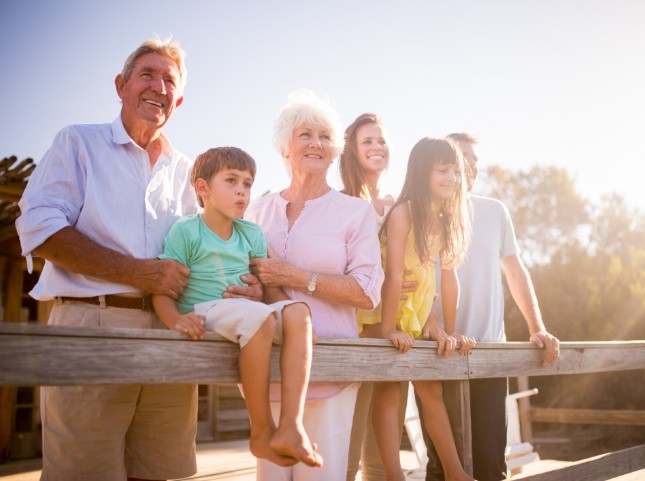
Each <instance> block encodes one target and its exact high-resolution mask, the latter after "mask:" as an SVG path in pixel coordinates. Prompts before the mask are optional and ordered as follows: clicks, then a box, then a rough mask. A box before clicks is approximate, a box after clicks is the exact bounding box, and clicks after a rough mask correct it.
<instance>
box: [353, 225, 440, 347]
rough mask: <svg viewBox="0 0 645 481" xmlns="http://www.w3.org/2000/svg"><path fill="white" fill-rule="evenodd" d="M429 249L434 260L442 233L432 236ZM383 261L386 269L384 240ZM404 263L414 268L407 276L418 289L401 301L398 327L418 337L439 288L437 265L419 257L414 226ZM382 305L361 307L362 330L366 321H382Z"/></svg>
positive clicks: (359, 325)
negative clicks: (425, 263)
mask: <svg viewBox="0 0 645 481" xmlns="http://www.w3.org/2000/svg"><path fill="white" fill-rule="evenodd" d="M429 248H430V250H429V254H430V256H431V258H433V259H434V258H435V257H436V255H437V254H438V253H439V251H440V250H441V235H434V236H432V237H431V238H430V243H429ZM381 261H382V264H383V268H384V269H385V242H383V241H381ZM403 263H404V266H405V270H406V271H411V275H410V276H406V279H409V280H415V281H416V282H417V289H416V290H415V291H414V293H412V294H408V295H407V296H406V298H405V299H404V300H401V301H400V302H399V307H398V309H397V315H396V327H397V329H399V330H400V331H403V332H407V333H409V334H411V335H412V336H413V337H418V336H419V335H420V334H421V329H422V328H423V325H424V324H425V322H426V320H427V319H428V315H429V314H430V309H431V308H432V301H433V300H434V294H435V289H436V275H435V266H434V265H430V266H426V267H424V266H422V265H421V261H420V260H419V256H418V255H417V252H416V250H415V248H414V231H413V230H412V229H410V234H409V235H408V239H407V242H406V245H405V253H404V259H403ZM381 307H382V306H381V304H379V305H378V306H377V307H376V309H374V310H373V311H365V310H362V309H358V312H357V315H356V318H357V321H358V330H359V332H362V330H363V324H377V323H379V322H381Z"/></svg>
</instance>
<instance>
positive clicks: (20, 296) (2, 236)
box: [0, 156, 46, 461]
mask: <svg viewBox="0 0 645 481" xmlns="http://www.w3.org/2000/svg"><path fill="white" fill-rule="evenodd" d="M35 167H36V166H35V164H34V162H33V160H32V159H29V158H27V159H24V160H22V161H18V158H17V157H15V156H12V157H5V158H4V159H2V160H0V320H2V319H7V320H11V321H18V320H25V321H27V320H32V321H37V320H38V318H39V312H38V311H39V306H38V303H37V302H36V301H34V300H32V299H29V298H28V297H27V295H26V292H27V291H28V290H29V288H30V285H33V283H34V282H35V278H36V277H37V275H38V274H34V275H33V276H30V275H29V274H27V272H26V266H25V262H24V260H23V258H22V256H21V255H20V243H19V241H18V233H17V232H16V227H15V221H16V218H17V217H18V215H19V213H20V209H19V208H18V200H20V197H21V196H22V193H23V191H24V189H25V185H26V184H27V179H28V178H29V176H30V175H31V173H32V172H33V170H34V168H35ZM35 267H36V270H37V271H39V270H40V268H41V267H42V264H40V263H39V264H38V265H36V266H35ZM42 307H44V308H46V306H42ZM16 401H20V403H19V404H17V403H16ZM37 404H38V400H37V390H35V389H33V388H29V387H26V388H17V387H14V386H5V387H0V461H2V460H3V459H6V457H7V453H8V451H9V447H10V445H11V444H12V437H14V434H15V433H14V429H13V428H14V425H15V424H16V420H17V418H16V416H15V413H16V412H17V413H18V416H19V419H18V424H20V425H21V429H23V430H24V431H25V433H20V435H22V434H24V435H25V436H29V435H31V434H30V433H31V432H33V431H35V430H36V427H37V426H34V424H35V423H31V424H32V425H31V426H27V425H28V424H30V422H29V420H31V419H32V415H33V411H34V410H35V408H36V406H37ZM23 419H25V420H26V422H22V420H23Z"/></svg>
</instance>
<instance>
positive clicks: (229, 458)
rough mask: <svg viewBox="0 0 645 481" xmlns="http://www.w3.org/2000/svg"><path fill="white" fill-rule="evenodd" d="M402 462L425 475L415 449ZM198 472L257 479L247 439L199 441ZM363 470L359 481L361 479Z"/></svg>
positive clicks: (10, 478)
mask: <svg viewBox="0 0 645 481" xmlns="http://www.w3.org/2000/svg"><path fill="white" fill-rule="evenodd" d="M401 465H402V467H403V469H405V470H406V473H408V476H407V479H408V480H410V481H413V480H419V479H424V478H425V473H424V472H422V471H419V469H418V468H419V463H418V461H417V458H416V456H415V455H414V453H413V452H412V451H401ZM41 467H42V463H41V460H40V458H38V459H28V460H23V461H13V462H10V463H7V464H0V479H1V480H2V481H38V480H39V479H40V472H41ZM197 469H198V471H197V474H195V475H194V476H191V477H190V478H185V479H190V480H194V481H216V480H218V481H219V480H229V481H255V458H254V457H253V455H251V453H250V452H249V450H248V440H246V439H242V440H238V441H226V442H218V443H199V444H197ZM360 480H361V476H360V473H359V475H358V476H357V477H356V481H360Z"/></svg>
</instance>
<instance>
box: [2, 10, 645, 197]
mask: <svg viewBox="0 0 645 481" xmlns="http://www.w3.org/2000/svg"><path fill="white" fill-rule="evenodd" d="M643 25H645V2H644V1H642V0H612V1H607V0H561V1H558V0H523V1H517V0H486V1H480V0H441V1H439V0H417V1H406V0H401V1H393V0H356V1H354V0H324V1H318V2H308V1H306V0H300V1H283V0H253V1H251V0H248V1H246V0H234V1H231V0H186V1H176V0H175V1H172V2H171V1H167V0H158V1H150V0H111V1H90V0H57V1H55V2H54V1H42V0H0V59H1V64H2V74H1V75H0V91H2V96H1V97H0V148H1V150H2V151H1V152H0V156H1V157H4V156H8V155H16V156H18V158H20V159H22V158H25V157H33V158H34V159H35V160H36V161H38V160H39V159H40V157H42V155H43V154H44V153H45V151H46V150H47V148H48V147H49V145H50V143H51V141H52V139H53V137H54V135H55V133H56V132H57V131H58V130H59V129H60V128H61V127H63V126H64V125H67V124H72V123H103V122H110V121H112V120H113V119H114V118H115V117H116V116H117V115H118V113H119V109H120V104H119V102H118V97H117V96H116V93H115V89H114V83H113V80H114V77H115V75H116V74H117V73H119V72H120V71H121V68H122V66H123V61H124V60H125V58H126V57H127V56H128V55H129V53H130V52H131V51H132V50H134V49H135V48H136V47H137V46H138V45H139V44H140V43H141V42H143V41H144V40H145V39H147V38H149V37H152V36H154V35H155V34H158V35H159V36H161V37H166V36H168V35H171V34H172V35H173V36H174V38H175V39H177V40H178V41H179V42H180V43H181V45H182V46H183V47H184V49H185V50H186V52H187V59H186V64H187V68H188V71H189V74H188V85H187V88H186V91H185V100H184V104H183V105H182V106H181V107H180V108H179V109H178V110H177V111H176V113H175V115H174V117H173V118H172V119H171V121H170V123H169V124H168V126H167V128H166V133H167V135H168V136H169V138H170V139H171V141H172V143H173V144H174V146H175V147H176V148H177V149H179V150H181V151H183V152H184V153H185V154H187V155H188V156H190V157H195V156H196V155H197V154H199V153H200V152H202V151H204V150H206V149H207V148H209V147H214V146H221V145H235V146H238V147H241V148H243V149H245V150H247V151H248V152H249V153H250V154H251V155H252V156H253V157H254V158H255V159H256V161H257V162H258V175H257V178H256V184H255V185H256V186H255V187H254V195H260V194H261V193H262V192H264V191H265V190H273V191H275V190H278V189H281V188H283V187H284V186H286V185H287V183H288V177H287V174H286V170H285V168H284V167H283V164H282V160H281V159H280V157H279V155H278V153H277V152H276V151H275V150H274V149H273V146H272V134H273V123H274V121H275V119H276V117H277V116H278V114H279V111H280V108H281V107H282V106H283V105H284V103H285V102H286V99H287V95H288V93H289V92H290V91H291V90H294V89H296V88H300V87H307V88H310V89H313V90H314V91H316V92H317V93H318V94H319V95H321V96H324V97H328V98H329V99H330V100H331V102H332V104H333V105H334V106H335V107H336V109H337V110H338V112H339V113H340V115H341V118H342V120H343V129H344V128H345V126H347V125H348V124H349V123H350V122H351V121H352V120H353V119H354V118H355V117H357V116H358V115H359V114H361V113H363V112H366V111H371V112H375V113H377V114H379V115H380V116H381V117H382V118H383V120H384V122H385V125H386V128H387V130H388V132H389V135H390V137H391V139H392V150H391V152H392V154H391V167H390V170H389V171H388V173H387V174H386V183H385V186H384V188H385V190H386V191H388V192H390V193H392V194H395V195H396V194H398V191H399V189H400V186H401V182H402V180H403V177H404V171H405V165H406V163H407V158H408V155H409V152H410V149H411V148H412V146H413V145H414V144H415V143H416V142H417V141H418V140H419V139H420V138H421V137H424V136H431V137H441V136H444V135H446V134H448V133H450V132H453V131H461V130H468V131H470V132H473V133H475V134H476V135H477V136H478V137H479V138H480V141H481V143H480V147H479V157H480V164H482V165H486V164H493V163H496V164H500V165H502V166H503V167H505V168H509V169H519V168H528V167H530V166H532V165H536V164H541V165H556V166H559V167H564V168H565V169H566V170H567V171H568V172H569V173H570V174H571V175H572V176H573V178H574V179H575V180H576V186H577V188H578V190H579V191H580V192H581V193H582V194H583V195H584V196H585V197H587V198H590V199H592V200H595V199H597V198H598V197H599V196H600V195H601V194H603V193H608V192H618V193H620V194H622V195H624V196H625V197H626V198H627V200H628V201H629V203H630V204H631V205H633V206H636V207H639V208H641V209H642V208H645V186H644V185H643V182H644V179H645V143H644V142H643V141H642V140H640V141H639V140H638V139H642V137H643V130H644V129H645V28H643ZM336 165H337V162H335V163H334V166H333V167H332V171H331V173H330V182H331V183H332V185H334V186H338V175H337V171H336V170H335V166H336Z"/></svg>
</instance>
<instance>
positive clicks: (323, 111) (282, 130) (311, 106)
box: [273, 89, 344, 168]
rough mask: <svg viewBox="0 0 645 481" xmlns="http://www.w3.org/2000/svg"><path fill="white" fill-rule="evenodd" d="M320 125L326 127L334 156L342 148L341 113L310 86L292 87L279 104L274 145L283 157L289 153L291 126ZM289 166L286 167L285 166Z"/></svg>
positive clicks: (292, 127)
mask: <svg viewBox="0 0 645 481" xmlns="http://www.w3.org/2000/svg"><path fill="white" fill-rule="evenodd" d="M316 123H317V124H320V125H322V126H323V127H325V128H326V129H328V130H329V133H330V135H331V141H332V144H333V145H334V156H333V158H336V157H337V156H338V155H339V154H340V153H341V151H342V150H343V142H344V141H343V134H342V131H341V124H340V116H339V115H338V113H337V112H336V111H335V110H334V109H333V108H332V106H331V105H330V104H329V102H328V101H327V100H325V99H322V98H320V97H318V96H317V95H316V93H315V92H313V91H311V90H309V89H298V90H294V91H293V92H291V93H290V94H289V98H288V100H287V104H286V105H285V106H284V107H282V111H281V112H280V116H279V117H278V119H277V120H276V122H275V126H274V129H273V145H274V146H275V148H276V150H277V151H278V152H279V153H280V155H281V156H282V157H283V158H286V156H287V155H288V154H289V142H290V140H291V135H292V134H293V131H294V129H296V128H298V127H300V126H301V125H302V124H316ZM288 167H289V166H287V168H288Z"/></svg>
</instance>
